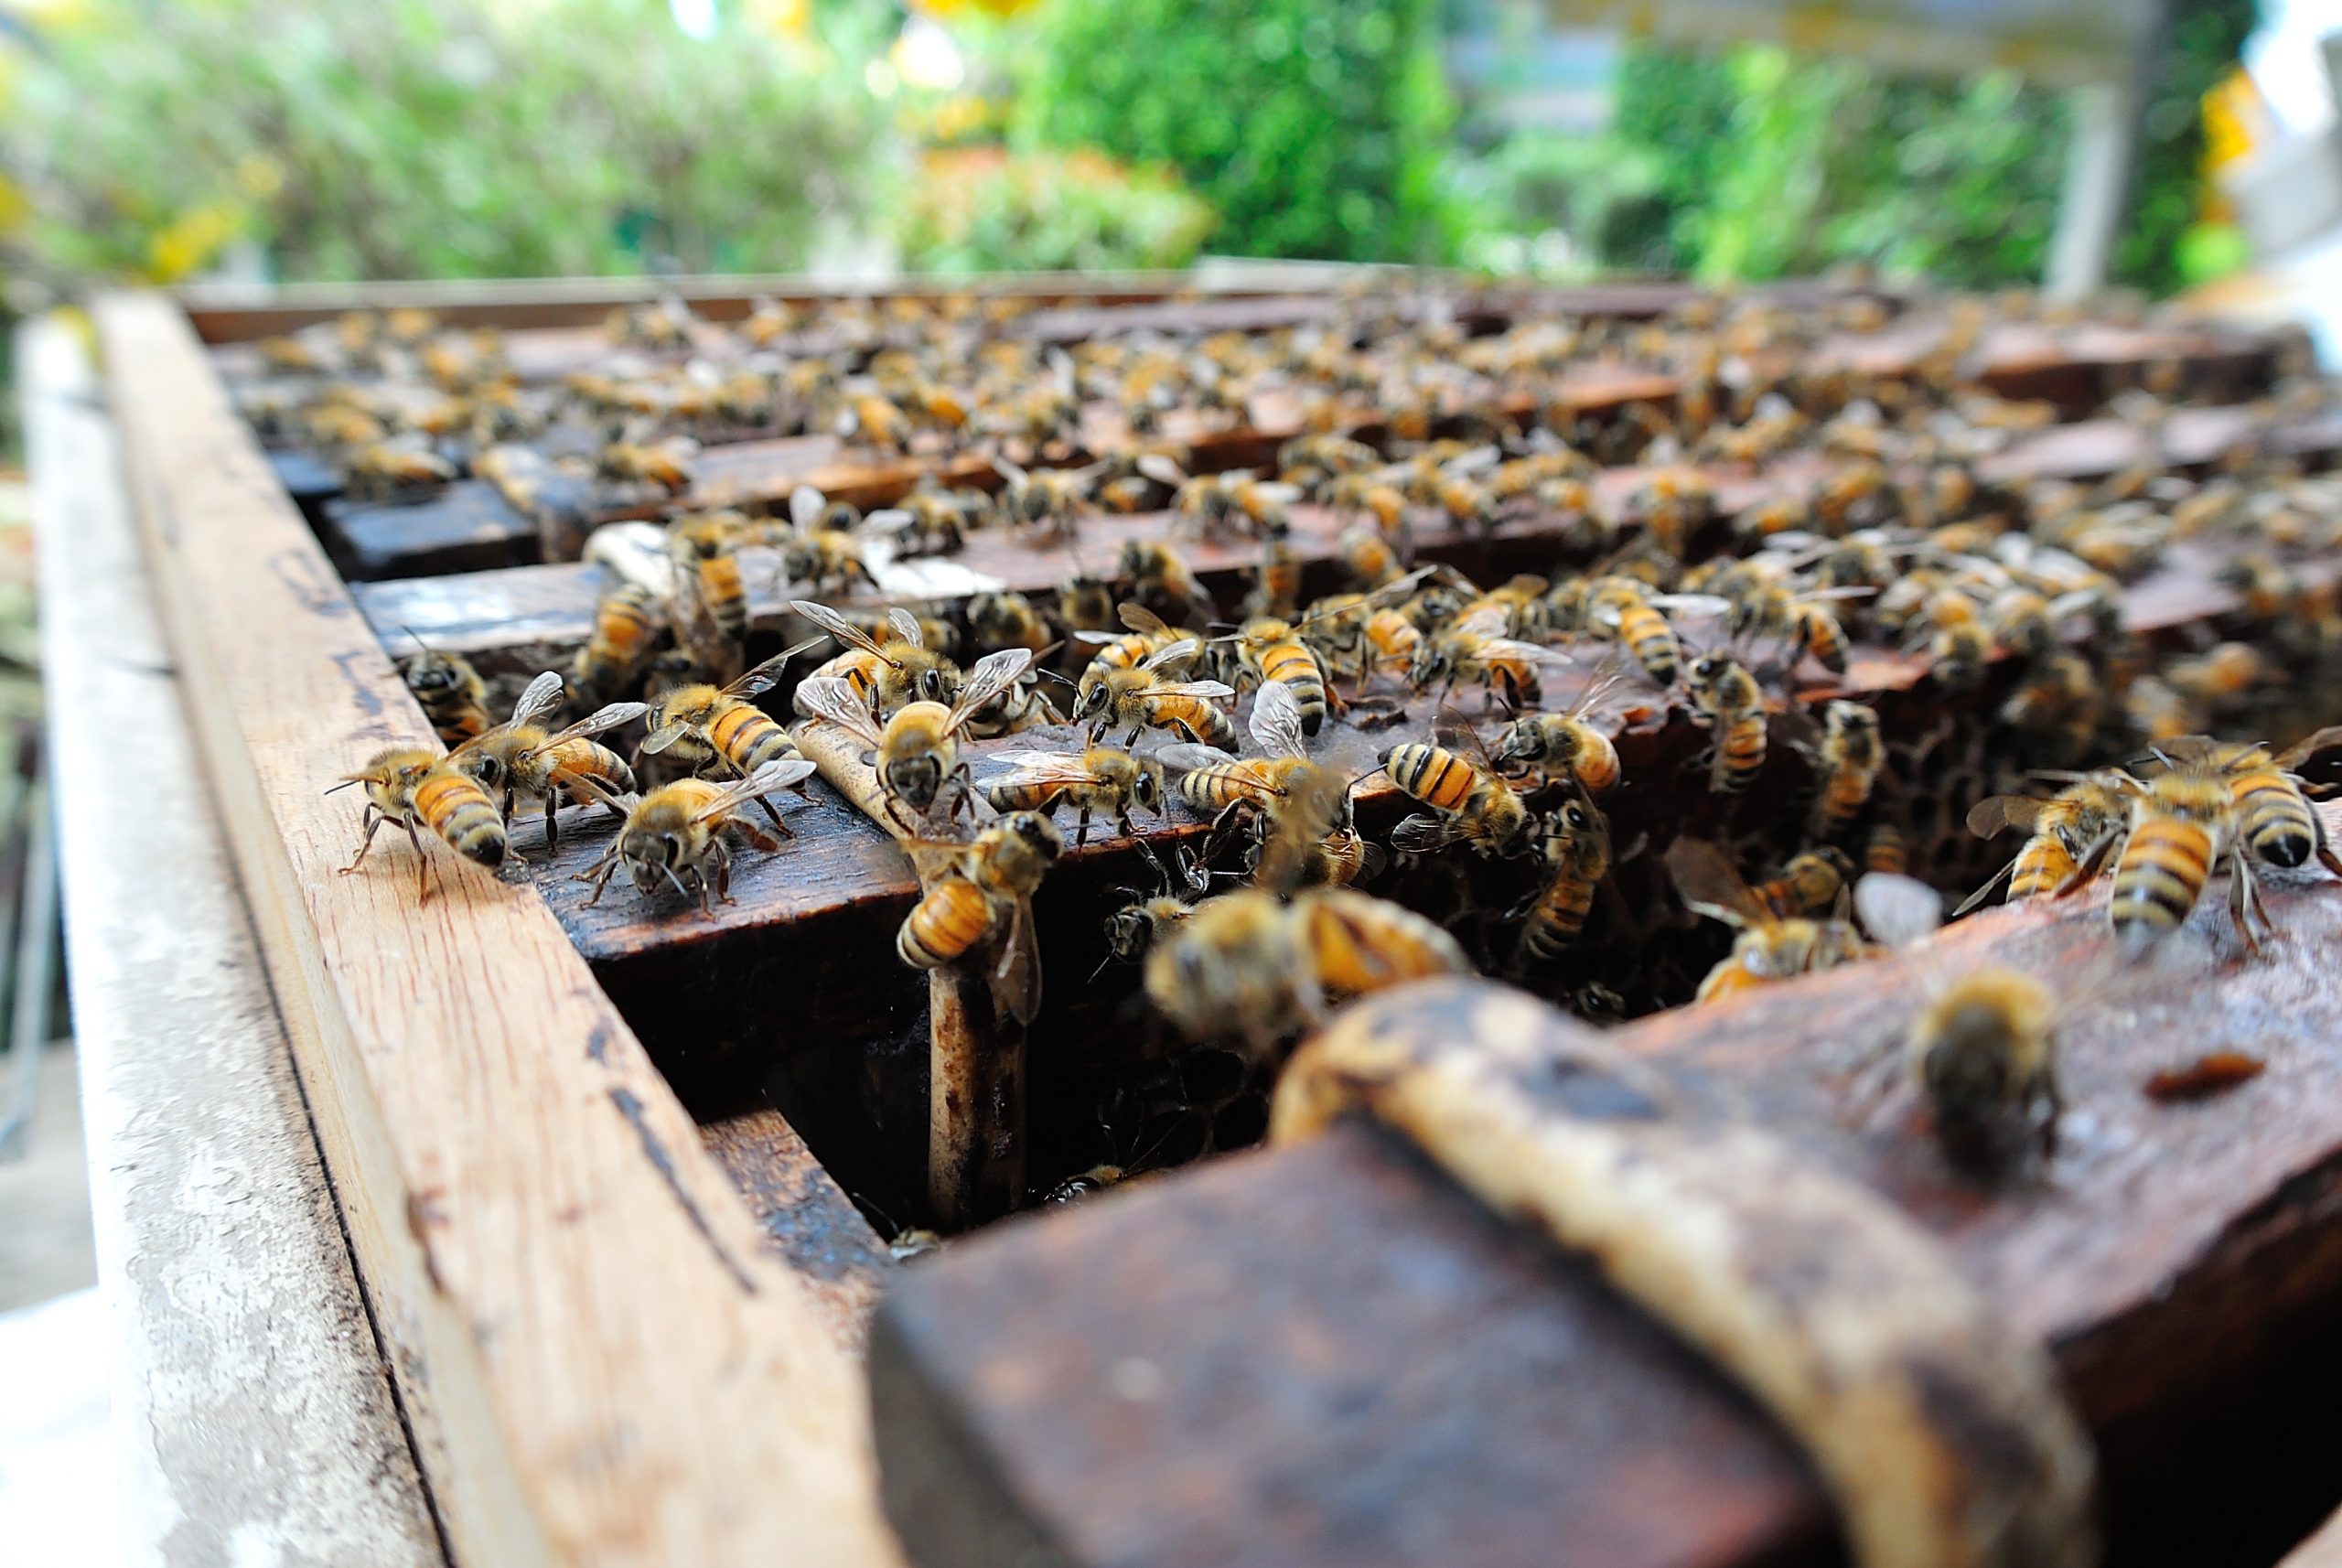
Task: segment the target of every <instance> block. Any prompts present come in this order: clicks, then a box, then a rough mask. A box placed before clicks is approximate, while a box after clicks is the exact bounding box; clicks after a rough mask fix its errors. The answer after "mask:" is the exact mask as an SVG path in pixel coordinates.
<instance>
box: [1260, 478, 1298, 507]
mask: <svg viewBox="0 0 2342 1568" xmlns="http://www.w3.org/2000/svg"><path fill="white" fill-rule="evenodd" d="M1252 494H1253V495H1254V496H1255V497H1257V498H1259V499H1262V500H1264V501H1282V502H1284V503H1286V504H1288V505H1289V504H1291V503H1292V502H1294V501H1297V500H1299V499H1301V496H1302V489H1301V487H1300V486H1299V485H1287V484H1281V483H1274V482H1266V481H1262V482H1256V483H1254V485H1253V486H1252Z"/></svg>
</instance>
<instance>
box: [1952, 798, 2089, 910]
mask: <svg viewBox="0 0 2342 1568" xmlns="http://www.w3.org/2000/svg"><path fill="white" fill-rule="evenodd" d="M2126 802H2127V798H2126V796H2125V794H2124V791H2123V789H2122V783H2121V782H2120V775H2118V774H2116V773H2114V772H2112V771H2111V770H2110V771H2102V772H2098V773H2089V774H2084V775H2082V776H2081V777H2080V778H2079V779H2072V780H2071V781H2070V782H2068V784H2067V785H2066V787H2065V788H2064V789H2059V790H2058V791H2057V794H2055V795H2054V796H2052V797H2050V798H2049V799H2048V800H2040V799H2038V798H2036V797H2034V796H2030V795H1995V796H1993V797H1992V798H1991V799H1990V800H1980V801H1978V802H1977V803H1976V804H1975V806H1974V807H1973V808H1971V810H1970V811H1969V813H1968V831H1969V832H1972V833H1974V834H1975V835H1976V836H1977V837H1978V838H1982V839H1989V838H1996V837H1998V836H1999V835H2000V834H2002V833H2004V832H2007V831H2008V830H2009V829H2011V828H2014V829H2016V830H2017V831H2019V832H2024V833H2025V834H2027V835H2029V836H2028V837H2027V838H2026V840H2025V847H2024V848H2023V849H2021V850H2019V851H2018V852H2017V855H2016V858H2015V859H2014V860H2012V861H2010V862H2009V863H2008V865H2004V866H2003V867H2002V868H2001V869H2000V870H1999V871H1998V872H1997V873H1995V874H1994V875H1993V879H1992V880H1991V881H1989V882H1987V883H1985V884H1984V886H1982V887H1980V888H1978V889H1977V890H1976V892H1975V893H1974V894H1973V895H1972V896H1971V897H1970V898H1969V899H1968V901H1967V902H1966V903H1964V904H1962V905H1961V907H1960V908H1958V909H1956V910H1954V911H1952V912H1953V914H1955V915H1964V914H1966V913H1968V911H1969V910H1971V909H1972V908H1975V907H1976V906H1977V905H1979V904H1981V903H1982V902H1983V901H1984V899H1985V897H1987V896H1989V895H1990V894H1991V893H1992V891H1993V888H1994V887H1996V886H1999V885H2000V883H2001V879H2002V878H2003V877H2006V878H2008V879H2009V902H2010V903H2012V904H2015V903H2020V902H2022V901H2024V900H2025V899H2027V898H2037V897H2041V896H2042V895H2044V894H2047V893H2055V892H2056V891H2057V889H2058V888H2059V887H2061V886H2064V885H2065V882H2066V879H2067V878H2068V877H2069V876H2071V875H2073V873H2074V867H2075V866H2076V865H2078V864H2079V861H2080V859H2081V857H2082V856H2083V855H2084V854H2088V853H2089V852H2090V846H2091V845H2092V844H2095V843H2098V842H2099V840H2100V838H2102V837H2104V836H2105V835H2106V834H2107V833H2109V832H2112V831H2114V830H2115V829H2116V828H2118V827H2119V826H2121V825H2122V821H2123V819H2124V817H2125V815H2126V814H2127V813H2128V811H2129V807H2128V805H2127V803H2126Z"/></svg>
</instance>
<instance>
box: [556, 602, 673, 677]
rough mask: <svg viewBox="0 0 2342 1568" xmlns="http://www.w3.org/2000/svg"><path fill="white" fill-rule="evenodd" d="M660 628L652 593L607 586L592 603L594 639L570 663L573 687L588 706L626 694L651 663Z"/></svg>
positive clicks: (657, 607)
mask: <svg viewBox="0 0 2342 1568" xmlns="http://www.w3.org/2000/svg"><path fill="white" fill-rule="evenodd" d="M664 624H665V623H664V621H663V619H662V618H661V615H660V612H659V601H658V599H657V597H656V596H654V595H653V594H652V593H651V592H650V589H648V588H645V587H643V586H641V585H639V584H635V583H626V582H615V581H614V582H608V583H606V584H605V585H603V588H602V593H601V596H600V597H599V598H597V599H596V601H595V603H594V630H593V633H592V635H591V636H589V637H588V638H587V639H585V647H583V648H581V649H579V650H577V657H576V659H575V660H574V661H573V662H572V663H571V666H570V676H569V678H570V682H571V684H573V685H574V686H575V687H576V688H577V691H578V693H579V694H580V695H581V696H583V697H584V698H585V700H586V701H588V702H592V701H594V700H596V699H597V698H606V697H608V696H609V695H611V694H612V693H617V692H620V691H624V690H625V689H626V688H627V687H628V686H629V685H631V684H632V683H633V682H634V678H635V675H636V673H637V672H638V671H640V670H641V668H642V666H643V665H644V664H645V663H646V662H648V661H649V660H650V652H651V644H652V643H653V642H655V641H656V640H657V639H658V637H659V633H660V631H661V629H662V628H663V626H664Z"/></svg>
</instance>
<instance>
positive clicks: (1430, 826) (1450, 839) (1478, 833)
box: [1381, 709, 1537, 858]
mask: <svg viewBox="0 0 2342 1568" xmlns="http://www.w3.org/2000/svg"><path fill="white" fill-rule="evenodd" d="M1432 735H1433V737H1434V738H1433V741H1432V742H1430V743H1424V742H1420V741H1418V742H1413V743H1411V744H1408V745H1404V746H1392V747H1391V749H1390V750H1388V751H1386V752H1384V753H1383V754H1382V757H1381V763H1382V771H1383V773H1384V774H1385V775H1386V776H1388V777H1389V779H1390V780H1391V783H1392V784H1393V785H1395V786H1396V787H1397V788H1398V789H1399V790H1400V792H1401V793H1402V794H1404V795H1405V796H1407V797H1408V798H1409V799H1410V800H1416V801H1419V802H1421V803H1422V804H1423V805H1426V806H1429V807H1430V808H1431V810H1430V811H1428V812H1417V813H1416V814H1414V815H1413V816H1411V817H1407V818H1405V819H1403V820H1402V821H1401V822H1400V823H1399V824H1398V826H1397V827H1395V828H1393V829H1391V848H1392V849H1393V850H1395V851H1398V852H1399V853H1401V854H1429V853H1431V852H1432V851H1434V850H1437V849H1441V848H1444V847H1445V846H1446V845H1448V844H1451V843H1468V844H1470V845H1471V846H1472V848H1473V850H1474V851H1475V852H1476V853H1477V854H1480V855H1483V856H1488V855H1501V856H1505V857H1507V858H1512V857H1516V856H1519V855H1523V854H1528V853H1529V852H1530V851H1531V849H1532V848H1534V847H1535V834H1536V828H1537V822H1536V819H1535V818H1534V817H1532V816H1531V814H1530V811H1529V808H1528V806H1527V805H1526V804H1524V803H1523V802H1522V800H1521V798H1520V791H1518V790H1516V789H1514V788H1513V787H1512V786H1511V785H1510V784H1509V783H1508V782H1507V781H1506V780H1505V778H1504V776H1503V775H1502V774H1500V773H1499V772H1498V771H1497V768H1496V764H1495V762H1494V760H1493V759H1492V758H1490V757H1489V756H1488V749H1487V747H1485V746H1482V745H1481V744H1480V737H1479V735H1478V734H1477V732H1476V731H1474V730H1473V729H1472V728H1471V726H1470V725H1466V724H1465V723H1464V722H1463V720H1462V718H1461V717H1460V716H1459V715H1457V714H1456V713H1455V712H1454V711H1453V710H1449V709H1443V710H1441V712H1440V714H1439V715H1438V717H1436V718H1435V719H1434V720H1433V722H1432Z"/></svg>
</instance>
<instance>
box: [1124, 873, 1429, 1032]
mask: <svg viewBox="0 0 2342 1568" xmlns="http://www.w3.org/2000/svg"><path fill="white" fill-rule="evenodd" d="M1466 972H1469V964H1468V961H1466V959H1465V957H1464V952H1463V950H1462V949H1461V948H1458V947H1457V946H1456V939H1455V938H1453V937H1451V936H1449V935H1448V934H1447V932H1446V931H1445V930H1443V929H1441V928H1440V927H1438V926H1436V925H1434V924H1433V923H1432V922H1431V921H1429V920H1427V919H1425V918H1423V917H1422V916H1420V915H1417V914H1415V913H1413V911H1411V910H1408V909H1402V908H1400V907H1399V906H1398V905H1396V904H1391V903H1388V902H1386V901H1384V900H1383V899H1380V898H1376V897H1372V896H1370V895H1369V894H1364V893H1358V892H1354V891H1352V890H1351V889H1349V888H1347V887H1323V888H1318V889H1316V890H1315V891H1312V892H1307V893H1304V894H1302V895H1301V896H1300V897H1297V898H1295V900H1294V901H1293V902H1292V903H1291V904H1285V903H1284V902H1281V901H1280V900H1279V899H1278V898H1277V897H1276V896H1275V895H1273V894H1271V893H1264V892H1261V891H1258V890H1256V889H1249V888H1247V889H1240V890H1239V891H1237V892H1233V893H1228V894H1223V895H1222V896H1220V897H1217V898H1210V899H1207V900H1205V902H1203V903H1202V904H1200V905H1198V907H1197V908H1196V909H1195V911H1194V912H1193V913H1192V914H1190V915H1189V916H1188V917H1187V918H1186V919H1185V920H1183V921H1181V922H1180V923H1179V924H1178V926H1177V927H1176V928H1175V929H1173V930H1172V931H1171V933H1170V936H1169V940H1166V941H1162V942H1158V943H1156V944H1155V947H1154V949H1153V950H1151V951H1149V952H1148V954H1147V958H1146V982H1145V983H1146V994H1147V999H1148V1000H1149V1001H1151V1002H1152V1003H1154V1004H1155V1008H1156V1010H1157V1011H1159V1012H1161V1013H1162V1014H1163V1015H1164V1016H1165V1017H1166V1018H1168V1019H1169V1020H1170V1021H1171V1023H1172V1024H1173V1026H1175V1027H1176V1028H1177V1029H1178V1030H1179V1031H1180V1032H1181V1033H1183V1034H1185V1035H1187V1036H1190V1037H1194V1038H1201V1037H1205V1036H1213V1035H1239V1036H1244V1037H1245V1038H1247V1039H1248V1040H1250V1041H1251V1042H1252V1044H1253V1045H1254V1046H1255V1047H1261V1048H1266V1047H1269V1046H1270V1045H1272V1044H1273V1043H1274V1042H1275V1041H1276V1040H1278V1039H1280V1038H1283V1037H1284V1036H1289V1035H1294V1034H1297V1033H1298V1032H1300V1031H1301V1030H1303V1029H1305V1028H1307V1027H1308V1026H1311V1025H1313V1024H1316V1023H1317V1022H1318V1021H1320V1020H1321V1019H1323V1018H1324V1016H1325V1015H1326V1011H1327V1005H1328V1004H1329V1001H1330V1000H1332V999H1334V998H1337V997H1341V996H1355V995H1361V994H1364V993H1367V992H1370V991H1377V990H1380V989H1382V988H1383V987H1385V986H1390V985H1396V984H1399V983H1402V982H1405V981H1409V980H1417V979H1423V978H1426V977H1428V976H1431V975H1437V974H1463V973H1466Z"/></svg>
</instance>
